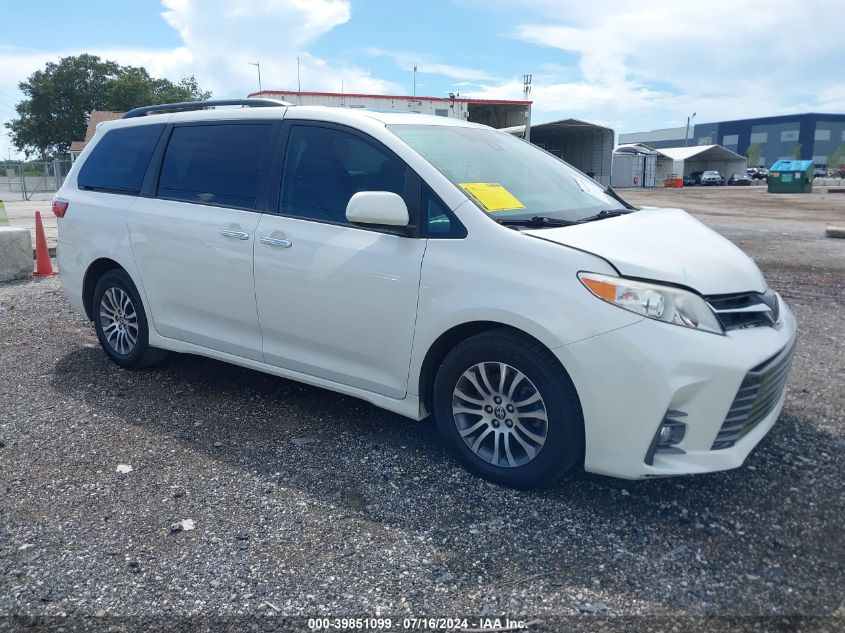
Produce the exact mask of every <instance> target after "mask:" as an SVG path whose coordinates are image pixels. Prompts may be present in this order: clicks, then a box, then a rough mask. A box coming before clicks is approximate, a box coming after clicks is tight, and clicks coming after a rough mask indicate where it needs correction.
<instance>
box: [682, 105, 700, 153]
mask: <svg viewBox="0 0 845 633" xmlns="http://www.w3.org/2000/svg"><path fill="white" fill-rule="evenodd" d="M696 114H697V113H696V112H693V113H692V116H688V117H687V133H686V134H685V135H684V147H686V146H687V145H689V124H690V123H692V120H693V119H694V118H695V115H696Z"/></svg>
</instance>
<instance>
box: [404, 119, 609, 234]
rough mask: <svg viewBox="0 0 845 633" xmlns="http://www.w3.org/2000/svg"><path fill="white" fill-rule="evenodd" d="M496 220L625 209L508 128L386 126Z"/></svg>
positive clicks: (573, 218)
mask: <svg viewBox="0 0 845 633" xmlns="http://www.w3.org/2000/svg"><path fill="white" fill-rule="evenodd" d="M388 129H390V131H391V132H393V133H394V134H395V135H396V136H398V137H399V138H400V139H402V140H403V141H404V142H405V143H407V144H408V145H410V146H411V147H412V148H413V149H414V150H416V151H417V153H419V154H420V155H421V156H422V157H423V158H425V159H426V160H427V161H428V162H430V163H431V164H432V165H434V166H435V167H436V168H437V169H438V170H440V172H441V173H443V175H444V176H446V177H447V178H448V179H449V180H451V181H452V182H453V183H454V184H455V185H457V186H458V187H460V188H461V189H462V190H463V191H464V192H465V193H466V194H467V195H468V196H469V198H470V199H471V200H472V201H473V202H475V203H476V204H477V205H478V206H479V207H480V208H481V209H482V210H483V211H486V212H487V213H489V214H490V216H491V217H493V218H494V219H496V220H516V219H530V218H533V217H535V216H547V217H551V218H554V219H559V220H567V221H576V220H581V219H583V218H587V217H590V216H594V215H595V214H597V213H598V212H599V211H604V210H617V209H618V210H622V211H624V210H626V207H625V206H623V205H622V204H621V203H620V202H619V201H618V200H616V199H615V198H613V197H612V196H611V195H609V194H608V193H606V192H605V188H604V187H602V185H600V184H598V183H597V182H595V181H594V180H593V179H591V178H589V177H588V176H585V175H584V174H582V173H581V172H579V171H578V170H576V169H573V168H572V167H570V166H569V165H567V164H566V163H564V162H563V161H562V160H560V159H557V158H555V157H554V156H552V155H551V154H549V153H547V152H544V151H543V150H541V149H540V148H538V147H536V146H535V145H532V144H531V143H527V142H525V141H523V140H522V139H519V138H516V137H514V136H512V135H511V134H508V133H507V132H501V131H499V130H493V129H489V128H476V127H458V126H445V125H390V126H388Z"/></svg>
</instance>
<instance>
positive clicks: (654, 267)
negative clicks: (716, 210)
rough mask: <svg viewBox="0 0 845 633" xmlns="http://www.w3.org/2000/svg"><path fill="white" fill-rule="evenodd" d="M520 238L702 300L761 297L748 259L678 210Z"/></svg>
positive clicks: (762, 285)
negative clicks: (592, 258)
mask: <svg viewBox="0 0 845 633" xmlns="http://www.w3.org/2000/svg"><path fill="white" fill-rule="evenodd" d="M524 233H528V234H529V235H533V236H534V237H539V238H542V239H544V240H549V241H552V242H557V243H558V244H563V245H564V246H572V247H574V248H577V249H579V250H582V251H587V252H589V253H593V254H594V255H598V256H600V257H602V258H604V259H606V260H608V261H609V262H610V263H612V264H613V265H614V266H615V267H616V269H617V270H618V271H619V272H620V273H621V274H622V275H624V276H626V277H640V278H643V279H653V280H655V281H665V282H670V283H675V284H680V285H683V286H687V287H689V288H692V289H694V290H697V291H698V292H700V293H701V294H704V295H720V294H732V293H740V292H763V291H765V290H766V287H767V286H766V280H765V279H764V278H763V274H762V273H761V272H760V269H759V268H757V264H755V263H754V261H753V260H752V259H751V258H750V257H748V255H746V254H745V253H743V252H742V251H741V250H740V249H739V248H737V247H736V246H734V245H733V244H732V243H731V242H729V241H728V240H727V239H725V238H724V237H722V236H721V235H719V234H718V233H716V232H715V231H713V230H712V229H709V228H707V227H706V226H704V225H703V224H702V223H701V222H699V221H698V220H696V219H695V218H693V217H692V216H691V215H689V214H688V213H686V212H685V211H682V210H680V209H652V208H647V209H643V210H641V211H636V212H634V213H630V214H626V215H621V216H618V217H614V218H608V219H606V220H598V221H596V222H587V223H585V224H579V225H575V226H566V227H559V228H551V229H532V230H528V231H524Z"/></svg>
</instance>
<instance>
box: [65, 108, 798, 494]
mask: <svg viewBox="0 0 845 633" xmlns="http://www.w3.org/2000/svg"><path fill="white" fill-rule="evenodd" d="M215 103H217V105H219V104H220V103H221V102H211V103H205V104H200V106H197V104H192V105H191V106H186V105H185V104H176V105H169V106H160V107H147V108H141V109H139V110H136V111H131V112H129V113H128V114H127V115H125V116H124V118H123V119H121V120H118V121H110V122H107V123H103V124H101V125H100V126H99V128H98V130H97V133H96V136H95V137H94V139H93V141H92V142H91V143H89V145H88V146H87V147H86V148H85V150H84V152H83V153H82V155H81V156H80V158H79V159H78V160H77V161H76V163H75V164H74V167H73V169H72V170H71V172H70V174H69V175H68V177H67V180H66V182H65V184H64V186H63V187H62V188H61V190H60V191H59V192H58V193H57V195H56V198H55V200H54V203H53V210H54V212H55V214H56V215H57V216H58V218H59V219H58V225H59V248H58V259H59V268H60V270H61V280H62V283H63V286H64V291H65V293H66V295H67V297H68V299H69V300H70V302H71V303H72V304H73V306H74V307H75V308H76V309H77V310H78V311H79V312H81V313H82V314H84V315H85V316H86V317H87V318H88V319H90V320H92V321H93V323H94V326H95V328H96V333H97V337H98V338H99V341H100V343H101V344H102V347H103V350H104V351H105V353H106V354H107V355H108V356H109V357H110V358H111V359H112V360H113V361H114V362H115V363H117V364H118V365H120V366H121V367H123V368H126V369H137V368H141V367H146V366H149V365H152V364H154V363H156V362H159V361H161V360H162V359H163V358H164V357H165V355H166V354H167V352H168V351H173V352H180V353H190V354H200V355H202V356H207V357H211V358H215V359H218V360H221V361H226V362H229V363H233V364H236V365H240V366H243V367H248V368H252V369H256V370H259V371H263V372H268V373H271V374H275V375H277V376H282V377H285V378H289V379H292V380H298V381H301V382H304V383H308V384H311V385H316V386H319V387H323V388H326V389H331V390H333V391H337V392H340V393H343V394H348V395H351V396H355V397H358V398H363V399H364V400H367V401H369V402H371V403H373V404H375V405H377V406H379V407H383V408H385V409H389V410H391V411H395V412H397V413H399V414H401V415H403V416H407V417H409V418H413V419H417V420H419V419H423V418H426V417H428V416H430V415H431V416H433V417H434V419H435V420H436V423H437V426H438V429H439V431H440V433H441V435H442V437H443V441H444V442H445V444H446V445H447V446H448V447H449V448H450V449H451V450H452V451H454V453H455V455H456V456H457V457H458V458H459V460H460V461H461V462H462V463H463V464H464V465H465V466H466V467H467V468H469V469H470V470H471V471H472V472H474V473H477V474H478V475H481V476H483V477H486V478H488V479H490V480H493V481H495V482H499V483H501V484H505V485H510V486H523V487H525V486H537V485H541V484H543V483H546V482H548V481H550V480H552V479H554V478H555V477H557V476H559V475H561V474H562V473H564V472H566V471H568V470H570V469H572V468H574V467H579V466H583V468H585V469H586V470H587V471H591V472H595V473H602V474H605V475H612V476H616V477H624V478H631V479H634V478H646V477H657V476H664V475H678V474H685V473H701V472H709V471H717V470H725V469H730V468H736V467H738V466H739V465H740V464H742V462H743V460H744V459H745V457H746V456H747V455H748V454H749V452H750V451H751V450H752V449H753V448H754V446H755V445H756V444H757V443H758V442H759V441H760V440H761V439H762V438H763V436H764V435H765V434H766V433H767V432H768V431H769V429H771V428H772V426H773V425H774V423H775V420H776V419H777V418H778V415H779V413H780V411H781V408H782V406H783V401H784V392H785V385H786V381H787V376H788V374H789V370H790V363H791V360H792V356H793V350H794V346H795V339H796V326H795V319H794V317H793V315H792V313H791V312H790V310H789V308H788V307H787V306H786V305H785V304H784V303H783V301H782V300H781V298H780V297H779V296H778V294H777V293H776V292H775V291H774V290H772V289H771V288H769V287H768V285H767V284H766V280H765V279H764V278H763V275H762V274H761V273H760V270H759V269H758V268H757V266H756V265H755V264H754V262H753V261H752V260H751V259H750V258H748V257H747V256H746V255H745V254H743V252H742V251H740V250H739V249H738V248H737V247H736V246H734V245H733V244H732V243H730V242H729V241H728V240H726V239H724V238H722V237H721V236H719V235H717V234H716V233H714V232H713V231H711V230H710V229H708V228H707V227H705V226H704V225H702V224H701V223H700V222H698V221H697V220H695V219H694V218H693V217H691V216H690V215H688V214H687V213H685V212H684V211H681V210H679V209H658V208H645V209H642V210H635V209H633V208H632V207H631V206H629V205H628V204H626V203H624V202H623V201H622V200H621V199H620V198H619V197H618V196H617V195H616V194H615V193H614V192H613V191H612V190H610V189H608V188H606V187H604V186H602V185H600V184H598V183H597V182H596V181H594V180H593V179H591V178H589V177H588V176H586V175H585V174H583V173H581V172H580V171H578V170H577V169H574V168H573V167H571V166H570V165H568V164H567V163H565V162H563V161H562V160H560V159H558V158H556V157H554V156H552V155H551V154H549V153H547V152H545V151H543V150H541V149H539V148H538V147H536V146H534V145H531V144H530V143H527V142H525V141H523V140H522V139H520V138H517V137H515V136H512V135H511V134H508V133H506V132H503V131H499V130H495V129H491V128H489V127H485V126H483V125H476V124H472V123H467V122H464V121H459V120H455V119H450V118H444V117H436V116H425V115H418V114H406V113H384V112H375V111H366V110H351V109H344V108H324V107H302V106H290V104H284V103H281V102H272V101H260V100H243V101H236V102H235V103H237V104H240V105H242V106H252V107H240V108H234V109H223V108H217V109H208V107H207V106H209V105H215ZM203 106H206V109H204V110H197V109H196V108H197V107H203ZM256 106H267V107H256ZM188 108H193V109H192V110H189V109H188ZM268 423H273V421H272V420H271V421H268ZM277 423H278V424H284V420H278V421H277Z"/></svg>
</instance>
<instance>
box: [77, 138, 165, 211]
mask: <svg viewBox="0 0 845 633" xmlns="http://www.w3.org/2000/svg"><path fill="white" fill-rule="evenodd" d="M162 130H164V125H163V124H156V125H135V126H132V127H124V128H117V129H114V130H109V131H108V132H106V133H105V135H104V136H103V138H102V139H100V141H99V142H98V143H97V145H96V146H95V147H94V149H93V150H91V153H90V154H89V155H88V158H86V159H85V163H84V164H83V165H82V167H81V168H80V170H79V176H77V179H76V185H77V187H79V188H80V189H89V190H93V191H106V192H109V193H123V194H130V195H137V193H138V191H139V190H140V189H141V182H142V181H143V180H144V173H145V172H146V171H147V165H148V164H149V162H150V157H151V156H152V154H153V149H154V148H155V145H156V142H157V141H158V138H159V136H161V132H162Z"/></svg>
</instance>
